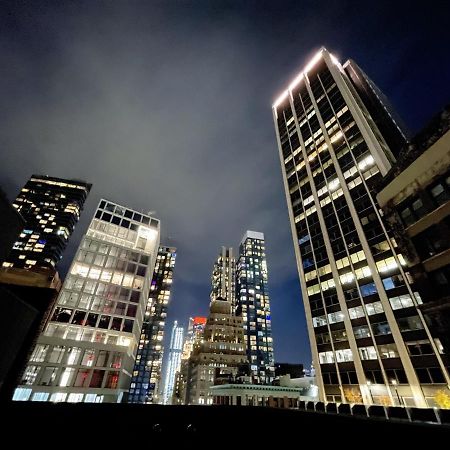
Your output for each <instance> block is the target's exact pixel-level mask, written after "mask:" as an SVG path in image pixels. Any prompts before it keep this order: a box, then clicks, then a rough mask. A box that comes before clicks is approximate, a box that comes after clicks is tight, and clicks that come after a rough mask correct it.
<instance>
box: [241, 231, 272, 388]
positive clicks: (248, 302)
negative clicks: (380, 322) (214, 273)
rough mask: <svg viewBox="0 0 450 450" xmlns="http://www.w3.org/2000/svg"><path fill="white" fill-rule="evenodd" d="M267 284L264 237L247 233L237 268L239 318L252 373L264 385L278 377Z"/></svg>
mask: <svg viewBox="0 0 450 450" xmlns="http://www.w3.org/2000/svg"><path fill="white" fill-rule="evenodd" d="M267 280H268V276H267V262H266V249H265V241H264V234H263V233H259V232H256V231H247V232H246V233H245V234H244V237H243V238H242V241H241V244H240V247H239V259H238V262H237V264H236V304H237V311H236V314H237V315H241V316H242V318H243V323H244V331H245V335H246V345H247V356H248V360H249V363H250V370H251V372H252V374H253V376H254V377H255V378H256V379H257V380H258V381H259V382H260V383H270V382H271V381H272V380H273V378H274V376H275V368H274V356H273V340H272V323H271V317H270V299H269V290H268V286H267V282H268V281H267Z"/></svg>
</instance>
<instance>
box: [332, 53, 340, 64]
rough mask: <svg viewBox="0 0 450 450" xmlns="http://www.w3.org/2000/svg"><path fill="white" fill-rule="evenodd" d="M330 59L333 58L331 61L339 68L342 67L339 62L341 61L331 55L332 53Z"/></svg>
mask: <svg viewBox="0 0 450 450" xmlns="http://www.w3.org/2000/svg"><path fill="white" fill-rule="evenodd" d="M330 58H331V61H333V63H334V64H336V65H337V66H339V65H340V62H339V61H338V60H337V59H336V57H335V56H334V55H333V54H331V53H330Z"/></svg>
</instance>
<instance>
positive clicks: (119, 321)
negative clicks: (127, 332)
mask: <svg viewBox="0 0 450 450" xmlns="http://www.w3.org/2000/svg"><path fill="white" fill-rule="evenodd" d="M121 325H122V319H120V318H119V317H113V319H112V322H111V327H110V328H111V330H116V331H120V326H121Z"/></svg>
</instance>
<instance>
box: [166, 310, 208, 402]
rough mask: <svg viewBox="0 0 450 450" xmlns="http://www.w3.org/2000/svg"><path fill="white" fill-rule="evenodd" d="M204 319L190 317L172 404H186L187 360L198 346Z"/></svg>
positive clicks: (204, 322) (202, 335)
mask: <svg viewBox="0 0 450 450" xmlns="http://www.w3.org/2000/svg"><path fill="white" fill-rule="evenodd" d="M206 321H207V319H206V317H198V316H197V317H194V318H192V317H190V318H189V324H188V330H187V333H186V336H185V339H184V343H183V353H182V354H181V363H180V369H179V371H178V372H177V375H176V380H175V389H174V403H175V404H182V405H185V404H187V403H188V401H187V399H186V394H187V380H188V375H189V360H190V357H191V355H192V352H193V350H194V347H196V346H198V345H200V343H201V341H202V339H203V337H204V331H205V325H206Z"/></svg>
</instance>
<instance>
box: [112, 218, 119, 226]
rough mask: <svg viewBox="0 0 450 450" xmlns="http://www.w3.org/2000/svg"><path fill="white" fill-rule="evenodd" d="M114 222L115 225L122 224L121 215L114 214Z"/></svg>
mask: <svg viewBox="0 0 450 450" xmlns="http://www.w3.org/2000/svg"><path fill="white" fill-rule="evenodd" d="M112 223H113V224H115V225H119V224H120V217H118V216H113V218H112Z"/></svg>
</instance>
